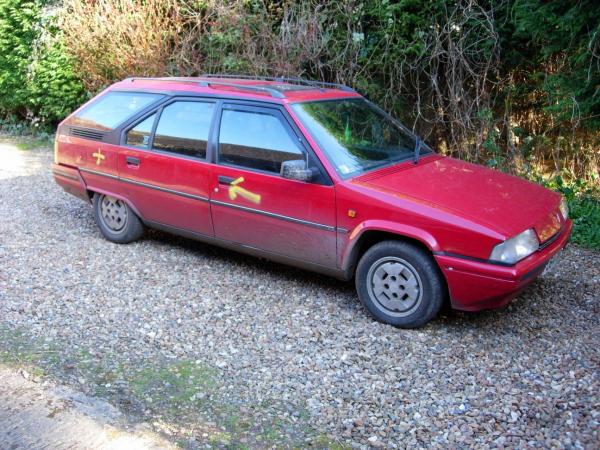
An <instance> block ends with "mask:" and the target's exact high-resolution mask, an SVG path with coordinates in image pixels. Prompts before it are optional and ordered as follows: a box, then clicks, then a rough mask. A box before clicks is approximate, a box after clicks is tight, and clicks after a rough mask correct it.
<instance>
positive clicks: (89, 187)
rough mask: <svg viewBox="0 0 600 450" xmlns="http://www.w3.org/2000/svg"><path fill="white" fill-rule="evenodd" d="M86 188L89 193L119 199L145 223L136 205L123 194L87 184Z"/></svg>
mask: <svg viewBox="0 0 600 450" xmlns="http://www.w3.org/2000/svg"><path fill="white" fill-rule="evenodd" d="M82 178H83V177H82ZM86 188H87V190H88V191H91V192H95V193H98V194H102V195H110V196H111V197H114V198H117V199H119V200H121V201H122V202H125V204H126V205H127V206H129V207H130V208H131V210H132V211H133V212H134V213H135V215H136V216H138V217H139V218H140V220H141V221H142V222H143V221H144V216H142V215H141V214H140V212H139V210H138V209H137V208H136V207H135V205H134V204H133V203H132V202H131V200H129V199H128V198H127V197H125V196H124V195H123V194H119V193H116V192H113V191H111V190H108V189H104V188H101V187H98V186H95V185H92V184H86ZM90 200H91V199H90Z"/></svg>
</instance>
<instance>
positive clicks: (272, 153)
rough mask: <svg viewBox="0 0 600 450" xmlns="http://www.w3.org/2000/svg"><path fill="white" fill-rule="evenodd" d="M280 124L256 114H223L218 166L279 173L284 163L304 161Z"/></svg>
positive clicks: (262, 114)
mask: <svg viewBox="0 0 600 450" xmlns="http://www.w3.org/2000/svg"><path fill="white" fill-rule="evenodd" d="M305 158H306V156H305V155H304V153H303V151H302V150H301V148H300V146H299V144H298V143H297V142H296V141H295V140H294V139H293V138H292V137H291V136H290V135H289V133H288V132H287V130H286V128H285V127H284V125H283V124H282V123H281V121H280V120H279V119H278V118H277V117H275V116H273V115H271V114H265V113H259V112H249V111H234V110H228V109H225V110H223V115H222V117H221V130H220V133H219V162H220V163H223V164H234V165H236V166H242V167H248V168H250V169H257V170H265V171H268V172H275V173H279V172H280V170H281V163H282V162H284V161H290V160H298V159H305Z"/></svg>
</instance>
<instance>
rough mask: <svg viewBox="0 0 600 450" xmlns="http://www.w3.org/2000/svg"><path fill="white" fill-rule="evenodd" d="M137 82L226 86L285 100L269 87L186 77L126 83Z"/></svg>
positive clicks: (134, 79)
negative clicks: (263, 93)
mask: <svg viewBox="0 0 600 450" xmlns="http://www.w3.org/2000/svg"><path fill="white" fill-rule="evenodd" d="M136 80H145V81H170V82H176V83H193V84H197V85H199V86H201V87H212V86H225V87H233V88H236V89H242V90H246V91H255V92H265V93H267V94H270V95H271V97H275V98H285V95H284V94H283V93H282V92H281V91H280V90H278V89H276V88H274V87H270V86H267V85H252V84H236V83H225V82H220V81H211V80H201V79H198V78H185V77H158V78H144V77H136V78H127V79H126V80H125V81H131V82H134V81H136Z"/></svg>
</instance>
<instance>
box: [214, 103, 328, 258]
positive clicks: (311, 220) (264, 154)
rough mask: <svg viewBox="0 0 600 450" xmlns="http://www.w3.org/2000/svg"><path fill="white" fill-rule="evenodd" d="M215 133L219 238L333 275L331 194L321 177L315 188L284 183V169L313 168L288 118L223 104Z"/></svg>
mask: <svg viewBox="0 0 600 450" xmlns="http://www.w3.org/2000/svg"><path fill="white" fill-rule="evenodd" d="M217 130H218V137H217V143H218V145H217V164H216V165H215V166H214V167H213V173H212V175H211V208H212V217H213V225H214V230H215V237H217V238H219V239H223V240H226V241H232V242H235V243H239V244H243V245H247V246H250V247H253V248H258V249H261V250H264V251H267V252H271V253H275V254H278V255H284V256H287V257H291V258H295V259H298V260H304V261H307V262H310V263H315V264H320V265H323V266H327V267H335V266H336V228H335V227H336V218H335V217H336V216H335V191H334V187H333V185H332V184H331V183H330V182H328V180H327V179H326V177H325V176H324V174H323V173H321V174H320V175H318V176H316V177H315V180H314V181H311V182H303V181H296V180H291V179H286V178H282V177H281V176H280V170H281V164H282V162H284V161H289V160H304V161H308V162H309V165H315V164H316V161H315V159H314V156H312V155H311V154H310V152H309V150H308V149H307V148H306V147H305V146H304V145H303V143H302V142H301V140H300V139H298V136H297V134H296V133H295V131H294V130H293V129H292V127H291V126H290V123H289V122H288V121H287V120H286V118H285V115H284V113H283V112H282V111H281V110H279V109H278V108H275V107H274V108H267V107H255V106H250V105H243V104H234V103H231V104H227V103H226V104H224V105H223V107H222V110H221V112H220V117H219V125H218V127H217ZM317 171H318V170H317Z"/></svg>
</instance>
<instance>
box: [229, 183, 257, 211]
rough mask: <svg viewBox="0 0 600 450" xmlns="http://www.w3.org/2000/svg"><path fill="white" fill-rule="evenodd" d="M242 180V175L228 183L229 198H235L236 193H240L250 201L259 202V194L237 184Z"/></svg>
mask: <svg viewBox="0 0 600 450" xmlns="http://www.w3.org/2000/svg"><path fill="white" fill-rule="evenodd" d="M243 182H244V177H239V178H237V179H235V180H233V181H232V182H231V183H230V185H229V198H230V199H231V200H235V199H236V198H237V196H238V195H241V196H242V197H244V198H245V199H246V200H248V201H251V202H252V203H256V204H257V205H258V204H259V203H260V195H259V194H255V193H253V192H250V191H248V190H246V189H244V188H243V187H241V186H239V185H240V184H242V183H243Z"/></svg>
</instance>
